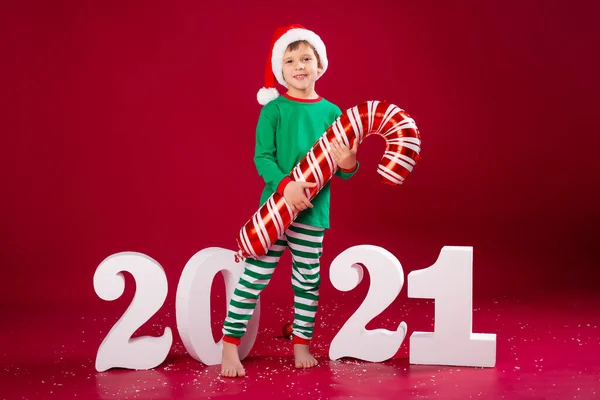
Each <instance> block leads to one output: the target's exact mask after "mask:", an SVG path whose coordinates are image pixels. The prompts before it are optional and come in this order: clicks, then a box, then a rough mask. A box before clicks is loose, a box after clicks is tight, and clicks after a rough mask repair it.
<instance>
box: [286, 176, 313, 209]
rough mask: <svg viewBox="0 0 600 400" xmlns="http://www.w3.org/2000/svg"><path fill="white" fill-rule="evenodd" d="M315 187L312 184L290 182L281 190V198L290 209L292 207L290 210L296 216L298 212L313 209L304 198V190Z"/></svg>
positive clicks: (306, 198)
mask: <svg viewBox="0 0 600 400" xmlns="http://www.w3.org/2000/svg"><path fill="white" fill-rule="evenodd" d="M315 186H317V184H316V183H312V182H296V181H292V182H290V183H288V184H287V185H286V187H285V189H284V190H283V198H284V199H285V201H287V203H288V204H289V205H290V207H292V210H294V212H295V213H296V214H298V213H300V211H303V210H306V209H307V208H309V207H310V208H312V207H313V205H312V204H311V202H310V201H308V197H306V194H305V193H304V189H306V188H313V187H315Z"/></svg>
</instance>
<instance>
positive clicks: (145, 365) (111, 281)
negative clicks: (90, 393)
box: [94, 252, 173, 372]
mask: <svg viewBox="0 0 600 400" xmlns="http://www.w3.org/2000/svg"><path fill="white" fill-rule="evenodd" d="M123 271H127V272H129V273H131V275H133V279H135V285H136V291H135V295H134V296H133V300H132V301H131V304H130V305H129V307H128V308H127V310H126V311H125V313H124V314H123V316H122V317H121V318H120V319H119V320H118V321H117V323H116V324H115V325H114V326H113V327H112V329H111V330H110V332H108V335H106V337H105V338H104V341H102V344H101V345H100V347H99V348H98V355H97V356H96V370H97V371H99V372H102V371H106V370H107V369H109V368H115V367H120V368H128V369H149V368H154V367H156V366H157V365H159V364H161V363H162V362H163V361H164V360H165V358H167V354H168V353H169V350H170V349H171V344H172V343H173V334H172V333H171V328H169V327H167V328H165V332H164V334H163V335H162V336H159V337H153V336H141V337H137V338H134V339H131V336H132V335H133V333H134V332H135V331H136V330H137V329H138V328H139V327H140V326H142V324H144V323H145V322H146V321H148V320H149V319H150V317H152V316H153V315H154V314H155V313H156V312H157V311H158V310H159V309H160V307H161V306H162V305H163V303H164V302H165V299H166V297H167V290H168V287H167V277H166V276H165V271H164V270H163V268H162V267H161V265H160V264H159V263H157V262H156V261H154V260H153V259H152V258H150V257H148V256H146V255H144V254H141V253H134V252H123V253H117V254H113V255H112V256H109V257H108V258H106V259H105V260H104V261H103V262H102V263H101V264H100V265H99V266H98V268H96V272H95V273H94V290H95V291H96V294H97V295H98V296H99V297H100V298H101V299H103V300H109V301H112V300H116V299H118V298H119V297H121V295H122V294H123V292H124V290H125V278H124V277H123V274H122V272H123Z"/></svg>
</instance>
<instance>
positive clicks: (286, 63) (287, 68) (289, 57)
mask: <svg viewBox="0 0 600 400" xmlns="http://www.w3.org/2000/svg"><path fill="white" fill-rule="evenodd" d="M321 73H323V69H322V68H319V66H318V62H317V56H316V55H315V52H314V51H313V49H312V47H310V46H307V45H306V44H304V43H300V45H299V46H298V48H297V49H296V50H292V51H290V50H286V52H285V53H284V55H283V78H284V79H285V81H286V82H287V84H288V86H290V87H293V88H294V89H296V90H299V91H306V90H310V89H312V88H314V85H315V81H316V80H317V78H318V77H319V76H320V75H321Z"/></svg>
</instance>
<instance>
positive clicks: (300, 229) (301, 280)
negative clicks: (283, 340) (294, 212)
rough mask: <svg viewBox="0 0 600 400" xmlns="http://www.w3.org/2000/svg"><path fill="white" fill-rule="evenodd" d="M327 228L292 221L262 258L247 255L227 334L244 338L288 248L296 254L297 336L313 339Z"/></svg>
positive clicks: (233, 302) (293, 284)
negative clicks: (263, 294)
mask: <svg viewBox="0 0 600 400" xmlns="http://www.w3.org/2000/svg"><path fill="white" fill-rule="evenodd" d="M324 234H325V230H324V229H322V228H315V227H312V226H308V225H304V224H298V223H295V222H294V223H292V225H291V226H290V227H289V228H288V230H287V231H286V232H284V233H283V234H282V235H281V236H280V237H279V239H278V240H277V241H276V242H275V244H273V245H272V246H271V248H270V249H269V251H268V252H267V254H265V255H264V256H262V257H259V259H258V260H255V259H252V258H247V259H246V260H245V263H246V267H245V269H244V274H243V275H242V276H241V278H240V280H239V282H238V284H237V286H236V288H235V290H234V292H233V296H232V297H231V301H230V302H229V308H228V309H227V318H225V323H224V324H223V334H224V335H226V336H230V337H234V338H240V337H242V336H243V335H244V333H245V332H246V325H247V324H248V321H249V320H250V317H251V316H252V313H253V312H254V308H255V307H256V303H257V302H258V297H259V295H260V292H261V291H262V290H263V289H264V288H265V287H267V285H268V284H269V281H270V280H271V277H272V276H273V272H274V271H275V267H276V266H277V264H278V263H279V259H280V258H281V255H282V254H283V252H284V250H285V248H286V247H288V248H289V249H290V252H291V254H292V288H293V289H294V335H296V336H298V337H300V338H302V339H311V338H312V335H313V328H314V326H315V314H316V312H317V306H318V302H319V284H320V283H321V276H320V265H319V258H320V257H321V254H322V252H323V236H324Z"/></svg>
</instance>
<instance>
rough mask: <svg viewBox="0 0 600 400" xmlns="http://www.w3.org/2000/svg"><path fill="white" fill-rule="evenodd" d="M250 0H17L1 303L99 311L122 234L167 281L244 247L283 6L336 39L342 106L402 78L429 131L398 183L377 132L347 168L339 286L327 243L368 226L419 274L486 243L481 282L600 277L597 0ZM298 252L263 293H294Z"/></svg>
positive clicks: (2, 26) (323, 88) (333, 73)
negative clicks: (461, 249)
mask: <svg viewBox="0 0 600 400" xmlns="http://www.w3.org/2000/svg"><path fill="white" fill-rule="evenodd" d="M251 3H253V2H241V1H240V2H237V1H236V2H226V3H221V2H214V3H206V4H201V3H200V2H189V3H183V2H177V3H174V2H75V1H73V2H67V1H63V2H45V1H22V2H16V1H15V2H12V3H3V5H2V10H1V12H0V45H1V47H0V51H1V54H2V55H1V59H2V62H1V63H0V76H1V77H0V79H1V81H2V96H1V99H2V104H0V105H1V109H2V111H1V112H0V116H1V117H0V118H1V119H0V124H1V125H0V126H1V128H0V131H1V132H2V142H1V143H2V144H1V145H0V148H1V150H0V163H1V168H0V171H1V172H0V173H1V182H2V196H1V197H0V205H1V209H2V215H3V216H2V225H1V226H2V228H1V230H0V234H1V237H0V239H1V241H0V243H1V245H0V262H1V265H2V271H3V274H2V275H3V276H2V279H1V280H0V281H1V285H2V290H0V305H1V306H2V308H3V309H5V310H8V309H12V310H15V309H26V308H29V307H31V308H39V307H42V305H44V306H49V307H58V306H60V307H62V308H63V309H68V308H69V307H74V306H75V304H77V305H83V306H85V307H95V308H96V309H97V311H98V312H99V313H102V310H104V309H106V308H105V307H107V304H106V303H105V302H103V301H102V300H100V299H99V298H98V297H97V296H96V295H95V293H94V289H93V286H92V277H93V274H94V271H95V268H96V267H97V266H98V264H99V263H100V262H102V260H104V259H105V258H106V257H108V256H109V255H111V254H113V253H116V252H121V251H137V252H142V253H145V254H147V255H149V256H150V257H152V258H154V259H155V260H157V261H158V262H159V263H161V265H162V266H163V267H164V269H165V271H166V274H167V278H168V281H169V295H168V299H169V301H170V302H171V303H172V302H173V300H174V298H175V291H176V287H177V282H178V279H179V276H180V273H181V271H182V269H183V267H184V265H185V263H186V262H187V261H188V259H189V258H190V257H191V256H192V255H193V254H194V253H196V252H197V251H199V250H201V249H203V248H207V247H210V246H219V247H224V248H229V249H232V250H234V249H235V238H236V235H237V233H238V230H239V229H240V227H241V226H242V225H243V224H244V223H245V222H246V221H247V220H248V218H250V216H251V215H252V214H253V213H254V212H255V211H256V210H257V208H258V200H259V196H260V191H261V189H262V185H263V184H262V181H261V178H260V177H259V176H258V175H257V173H256V170H255V168H254V164H253V151H254V128H255V125H256V121H257V117H258V113H259V111H260V106H259V104H258V103H257V102H256V97H255V96H256V92H257V90H258V89H259V88H260V87H261V85H262V79H263V74H264V68H265V61H266V58H267V53H268V49H269V45H270V42H271V37H272V34H273V32H274V30H275V28H276V27H278V26H283V25H287V24H289V23H300V24H303V25H305V26H306V27H307V28H309V29H312V30H314V31H316V32H317V33H318V34H319V35H320V36H321V37H322V38H323V40H324V41H325V43H326V45H327V50H328V56H329V60H330V67H329V70H328V71H327V73H326V74H325V75H324V77H323V78H322V79H321V80H319V81H318V84H317V91H318V93H319V94H321V95H322V96H324V97H326V98H327V99H329V100H330V101H332V102H334V103H336V104H338V105H339V106H340V108H342V109H343V110H345V109H347V108H349V107H352V106H354V105H356V104H358V103H361V102H363V101H365V100H372V99H386V100H389V101H391V102H393V103H395V104H397V105H398V106H400V107H402V108H404V109H405V110H406V111H407V112H408V113H409V114H410V115H411V116H412V117H413V118H414V119H415V120H416V122H417V124H418V126H419V129H420V132H421V136H422V141H423V145H422V160H421V161H420V162H419V163H418V165H417V167H416V168H415V170H414V171H413V173H412V175H411V176H410V177H409V179H408V180H407V181H406V183H405V184H404V185H403V186H399V187H394V188H392V187H387V186H384V185H382V184H380V183H379V177H378V175H377V174H376V165H377V163H378V161H379V159H380V157H381V155H382V153H383V148H384V145H383V141H381V140H379V139H369V140H367V141H366V142H365V143H364V144H363V145H362V146H361V148H360V149H359V154H358V156H359V161H360V162H361V163H362V167H361V170H360V172H359V173H358V174H357V175H356V176H355V177H354V178H353V179H351V180H350V181H347V182H342V181H341V180H338V179H337V178H336V181H335V182H334V183H333V184H332V212H331V214H332V229H331V230H329V231H328V232H327V234H326V237H325V244H324V246H325V247H324V251H325V252H324V255H323V258H322V261H323V263H322V265H323V276H324V279H323V293H324V294H327V297H329V298H330V299H332V298H333V299H335V297H336V296H337V293H338V292H337V291H335V289H333V287H332V286H331V284H330V283H329V280H328V266H329V263H330V262H331V260H333V258H334V257H335V256H336V255H338V254H339V253H340V252H341V251H343V250H344V249H346V248H348V247H350V246H353V245H357V244H372V245H377V246H381V247H384V248H386V249H387V250H389V251H391V252H392V253H393V254H395V255H396V256H397V257H398V259H399V260H400V262H401V263H402V265H403V267H404V271H405V274H408V273H409V272H410V271H412V270H416V269H420V268H425V267H428V266H429V265H431V264H433V262H434V261H435V260H436V258H437V256H438V254H439V252H440V250H441V248H442V246H444V245H456V246H473V247H474V292H475V297H476V299H478V298H483V297H488V296H505V295H507V296H529V295H533V296H539V295H548V294H553V293H554V292H556V291H562V290H572V289H576V290H581V291H584V290H594V289H595V288H596V287H597V282H598V278H599V277H600V273H599V272H598V261H597V260H598V257H597V255H596V253H595V250H594V245H595V244H597V239H598V235H597V229H598V222H599V211H598V204H600V202H599V196H598V191H597V189H596V186H597V184H598V182H599V175H600V174H599V168H598V166H597V159H598V157H597V151H598V144H599V140H598V133H599V128H600V126H599V123H598V119H597V115H596V114H597V107H598V105H599V101H598V100H599V98H598V93H599V91H600V84H599V82H600V80H599V79H598V77H597V74H598V71H600V65H599V62H598V59H599V56H598V54H599V53H598V49H599V48H600V41H599V35H598V26H597V15H598V11H600V10H599V7H598V6H597V5H594V6H589V5H584V4H583V3H585V2H572V3H569V2H567V1H549V2H544V3H543V5H542V4H541V3H537V2H523V4H521V2H517V1H513V2H501V3H497V2H481V1H472V2H437V3H432V2H395V1H369V2H367V3H364V5H362V6H350V5H349V4H346V5H341V3H338V2H319V3H306V4H302V5H291V4H290V5H287V4H285V3H282V2H279V1H273V2H262V3H260V5H258V4H251ZM279 89H280V90H282V89H283V88H279ZM284 265H285V266H284ZM282 266H283V268H280V271H278V273H277V274H276V275H275V277H274V280H273V282H272V284H271V285H270V286H269V288H268V289H267V290H266V291H265V293H264V296H263V299H264V301H265V302H266V304H273V303H275V302H277V301H278V299H279V297H280V296H281V294H283V293H286V296H287V295H289V294H290V285H289V266H288V265H287V264H282ZM282 269H283V271H281V270H282ZM363 293H364V288H363ZM405 293H406V284H405V286H404V289H403V294H402V296H401V297H400V298H399V299H398V300H397V301H398V302H405V301H406V297H405ZM290 305H291V298H290ZM123 307H124V305H123V304H121V306H120V308H121V309H122V308H123ZM161 312H166V311H164V309H163V310H162V311H161Z"/></svg>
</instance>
